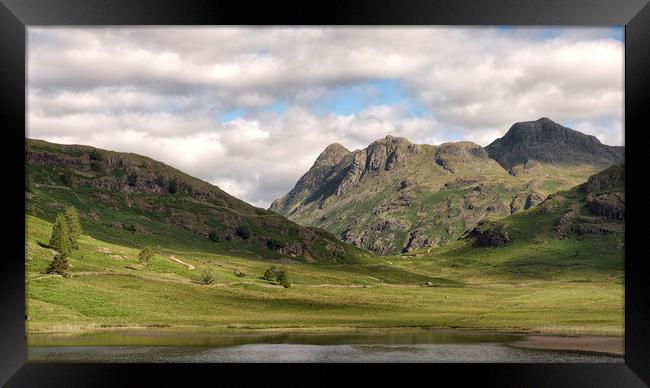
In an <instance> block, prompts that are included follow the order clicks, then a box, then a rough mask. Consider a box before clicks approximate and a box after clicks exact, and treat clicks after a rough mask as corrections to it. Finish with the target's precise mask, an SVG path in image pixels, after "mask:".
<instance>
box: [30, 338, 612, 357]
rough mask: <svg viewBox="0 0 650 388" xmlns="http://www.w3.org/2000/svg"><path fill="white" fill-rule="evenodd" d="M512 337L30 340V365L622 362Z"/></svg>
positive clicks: (599, 355)
mask: <svg viewBox="0 0 650 388" xmlns="http://www.w3.org/2000/svg"><path fill="white" fill-rule="evenodd" d="M520 338H522V337H521V336H515V335H501V334H499V335H490V334H471V333H454V332H427V331H425V332H414V333H390V332H389V333H379V334H378V333H374V334H360V333H353V334H340V333H337V334H322V333H318V334H272V335H259V334H240V335H206V334H196V333H192V334H183V335H180V334H178V333H175V334H173V335H170V334H161V333H151V332H139V333H102V334H90V335H80V336H57V335H38V336H35V335H31V336H30V337H29V347H28V360H29V361H30V362H623V358H622V357H615V356H607V355H601V354H594V353H583V352H573V351H546V350H528V349H517V348H514V347H510V346H508V344H509V343H511V342H513V341H515V340H517V339H520Z"/></svg>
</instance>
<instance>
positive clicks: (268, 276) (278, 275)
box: [262, 265, 291, 288]
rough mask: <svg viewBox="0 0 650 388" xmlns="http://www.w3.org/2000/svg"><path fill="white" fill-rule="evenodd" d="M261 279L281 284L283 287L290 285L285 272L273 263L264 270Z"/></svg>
mask: <svg viewBox="0 0 650 388" xmlns="http://www.w3.org/2000/svg"><path fill="white" fill-rule="evenodd" d="M262 279H264V280H268V281H270V282H276V283H278V284H281V285H282V286H283V287H284V288H289V286H290V285H291V284H290V283H289V279H288V277H287V272H286V271H285V270H284V269H283V268H278V267H276V266H275V265H272V266H270V267H269V268H267V269H266V271H264V275H262Z"/></svg>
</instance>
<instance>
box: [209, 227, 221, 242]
mask: <svg viewBox="0 0 650 388" xmlns="http://www.w3.org/2000/svg"><path fill="white" fill-rule="evenodd" d="M208 237H209V238H210V240H212V241H214V242H219V240H220V238H219V233H217V232H216V231H214V230H213V231H211V232H210V234H208Z"/></svg>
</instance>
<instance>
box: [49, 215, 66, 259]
mask: <svg viewBox="0 0 650 388" xmlns="http://www.w3.org/2000/svg"><path fill="white" fill-rule="evenodd" d="M50 248H52V249H54V250H55V251H57V252H59V253H60V254H62V255H63V256H67V255H68V253H70V238H69V236H68V223H67V222H66V220H65V216H64V215H63V214H61V213H59V215H57V216H56V220H55V221H54V225H52V234H51V235H50Z"/></svg>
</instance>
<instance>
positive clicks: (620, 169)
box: [582, 164, 625, 193]
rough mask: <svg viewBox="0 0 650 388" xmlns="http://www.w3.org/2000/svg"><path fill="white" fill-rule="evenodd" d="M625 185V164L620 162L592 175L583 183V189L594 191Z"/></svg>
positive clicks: (588, 191) (587, 191)
mask: <svg viewBox="0 0 650 388" xmlns="http://www.w3.org/2000/svg"><path fill="white" fill-rule="evenodd" d="M624 187H625V165H623V164H620V165H616V166H612V167H610V168H608V169H606V170H604V171H601V172H599V173H598V174H595V175H592V176H590V177H589V179H588V180H587V182H586V183H585V184H584V185H583V187H582V191H584V192H585V193H592V192H596V191H601V190H607V189H611V188H621V189H623V188H624Z"/></svg>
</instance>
